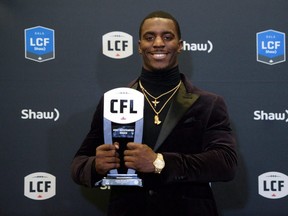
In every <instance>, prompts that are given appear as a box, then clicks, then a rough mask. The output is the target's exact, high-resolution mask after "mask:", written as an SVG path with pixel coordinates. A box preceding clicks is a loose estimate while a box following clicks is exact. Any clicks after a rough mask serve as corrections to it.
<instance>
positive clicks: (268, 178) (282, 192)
mask: <svg viewBox="0 0 288 216" xmlns="http://www.w3.org/2000/svg"><path fill="white" fill-rule="evenodd" d="M258 193H259V194H260V195H261V196H263V197H266V198H268V199H280V198H283V197H285V196H287V195H288V176H287V175H285V174H283V173H280V172H267V173H263V174H262V175H260V176H259V177H258Z"/></svg>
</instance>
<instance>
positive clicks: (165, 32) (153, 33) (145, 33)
mask: <svg viewBox="0 0 288 216" xmlns="http://www.w3.org/2000/svg"><path fill="white" fill-rule="evenodd" d="M147 34H151V35H156V34H157V33H156V32H154V31H147V32H144V33H143V36H144V35H147ZM161 34H162V35H164V34H172V35H175V34H174V33H173V32H172V31H164V32H161Z"/></svg>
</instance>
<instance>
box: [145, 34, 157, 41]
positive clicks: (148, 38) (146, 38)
mask: <svg viewBox="0 0 288 216" xmlns="http://www.w3.org/2000/svg"><path fill="white" fill-rule="evenodd" d="M144 39H145V40H146V41H153V40H154V39H155V37H154V36H153V35H145V36H144Z"/></svg>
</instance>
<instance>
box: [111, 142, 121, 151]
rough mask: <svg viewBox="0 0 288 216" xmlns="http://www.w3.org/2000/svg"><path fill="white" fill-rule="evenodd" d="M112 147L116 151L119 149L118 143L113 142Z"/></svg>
mask: <svg viewBox="0 0 288 216" xmlns="http://www.w3.org/2000/svg"><path fill="white" fill-rule="evenodd" d="M113 145H114V146H115V148H116V149H117V150H118V149H119V145H120V144H119V143H118V142H114V143H113Z"/></svg>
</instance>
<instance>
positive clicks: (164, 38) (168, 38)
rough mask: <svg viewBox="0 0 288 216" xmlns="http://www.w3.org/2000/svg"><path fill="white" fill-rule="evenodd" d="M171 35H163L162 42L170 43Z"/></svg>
mask: <svg viewBox="0 0 288 216" xmlns="http://www.w3.org/2000/svg"><path fill="white" fill-rule="evenodd" d="M173 38H174V37H173V35H172V34H165V35H164V36H163V40H165V41H171V40H173Z"/></svg>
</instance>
